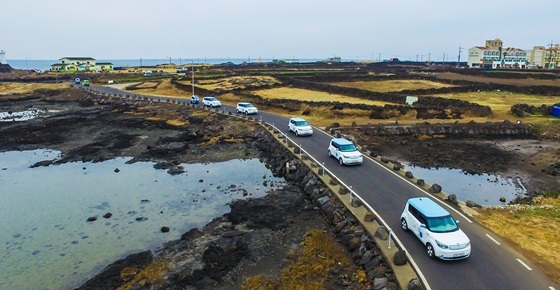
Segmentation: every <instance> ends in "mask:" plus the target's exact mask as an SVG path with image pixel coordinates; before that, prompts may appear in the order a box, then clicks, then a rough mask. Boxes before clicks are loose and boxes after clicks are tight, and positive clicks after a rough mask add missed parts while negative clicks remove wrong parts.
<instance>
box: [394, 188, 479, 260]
mask: <svg viewBox="0 0 560 290" xmlns="http://www.w3.org/2000/svg"><path fill="white" fill-rule="evenodd" d="M458 224H459V221H458V220H454V219H453V217H452V216H451V214H449V212H448V211H447V210H445V209H444V208H443V207H441V206H439V205H438V204H437V203H435V202H434V201H433V200H431V199H429V198H427V197H415V198H411V199H409V200H408V201H407V202H406V205H405V206H404V211H403V212H402V214H401V228H402V229H403V230H405V231H411V232H412V233H413V234H414V235H415V236H416V237H417V238H418V239H420V241H422V243H423V244H424V245H425V246H426V252H427V253H428V256H430V258H435V257H437V258H440V259H442V260H460V259H466V258H468V257H469V256H470V255H471V241H470V240H469V238H468V237H467V235H465V233H464V232H463V231H462V230H461V229H459V227H458Z"/></svg>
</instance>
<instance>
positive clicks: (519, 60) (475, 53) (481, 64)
mask: <svg viewBox="0 0 560 290" xmlns="http://www.w3.org/2000/svg"><path fill="white" fill-rule="evenodd" d="M467 64H468V66H469V67H470V68H489V69H496V68H527V64H528V61H527V52H526V51H524V50H522V49H520V48H514V47H507V48H504V47H503V42H502V40H501V39H499V38H496V39H493V40H486V45H485V46H475V47H472V48H470V49H469V59H468V62H467Z"/></svg>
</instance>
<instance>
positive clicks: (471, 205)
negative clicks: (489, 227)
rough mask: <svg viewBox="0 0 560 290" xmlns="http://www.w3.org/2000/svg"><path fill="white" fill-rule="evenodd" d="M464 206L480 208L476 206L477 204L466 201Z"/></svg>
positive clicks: (478, 205)
mask: <svg viewBox="0 0 560 290" xmlns="http://www.w3.org/2000/svg"><path fill="white" fill-rule="evenodd" d="M466 204H467V206H468V207H480V204H478V203H476V202H474V201H472V200H467V201H466Z"/></svg>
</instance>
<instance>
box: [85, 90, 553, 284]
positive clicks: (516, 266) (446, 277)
mask: <svg viewBox="0 0 560 290" xmlns="http://www.w3.org/2000/svg"><path fill="white" fill-rule="evenodd" d="M91 88H92V89H95V90H99V91H104V92H109V93H117V94H123V92H121V91H118V90H116V89H113V88H108V87H91ZM127 94H130V93H127ZM132 95H134V94H132ZM156 98H158V97H156ZM169 99H172V100H179V101H181V102H184V101H188V100H186V99H177V98H169ZM220 110H226V111H231V112H235V108H234V107H231V106H223V107H222V108H220ZM255 117H257V118H261V117H262V121H263V122H267V123H272V124H274V125H275V126H276V127H278V129H280V130H282V131H283V132H285V133H287V132H288V119H289V118H288V117H284V116H278V115H274V114H269V113H266V112H262V111H260V112H259V114H258V115H256V116H255ZM294 117H300V116H294ZM288 136H289V137H290V138H291V139H293V140H294V141H295V142H296V143H297V144H299V145H301V147H302V148H303V149H304V150H305V151H307V152H308V153H309V154H310V155H311V156H313V157H314V158H315V159H317V160H318V161H319V162H320V163H323V162H324V164H325V166H326V168H327V169H328V170H330V171H331V172H333V173H334V174H335V175H336V176H337V177H338V179H339V180H341V181H343V182H344V183H345V184H347V185H349V186H352V190H353V192H354V194H357V195H359V196H360V197H361V198H362V199H364V200H365V201H366V202H367V203H368V204H369V205H370V206H371V207H373V208H374V209H375V211H376V212H377V213H378V214H379V215H380V216H381V217H382V218H383V219H384V220H385V222H387V224H388V226H389V228H391V229H393V233H394V234H395V235H396V236H397V237H398V239H399V240H400V241H401V242H402V245H403V246H404V250H405V251H407V252H408V253H409V254H410V255H411V256H412V258H413V260H414V262H415V263H416V264H417V266H418V268H419V269H420V272H421V275H423V276H424V277H425V280H426V281H425V282H427V285H426V286H427V288H428V289H493V290H494V289H542V290H554V289H560V288H559V287H558V285H556V284H554V282H553V281H552V280H551V279H550V278H548V277H547V276H546V275H545V274H544V273H542V272H541V271H540V270H539V269H538V268H537V267H536V266H535V265H534V264H533V263H531V262H530V261H529V260H528V259H527V258H525V257H524V256H523V255H521V254H520V253H517V252H516V251H515V250H514V249H513V248H511V247H510V246H509V245H507V243H506V242H505V241H503V240H502V239H500V237H499V236H497V235H496V234H494V233H493V232H491V231H489V230H488V229H486V228H485V227H483V226H481V225H480V224H478V223H477V222H475V221H474V220H472V219H470V218H468V217H467V216H466V215H463V214H461V213H460V212H457V211H456V210H455V209H453V208H451V207H449V206H448V205H447V204H445V203H443V202H440V201H439V200H438V199H437V198H433V197H432V196H430V195H429V194H428V193H427V192H426V191H424V190H422V189H420V188H418V187H417V186H416V185H415V184H414V183H412V182H410V181H409V180H407V179H405V178H404V177H402V176H400V175H398V174H396V173H394V172H392V171H391V170H390V169H387V168H386V167H385V166H383V165H381V164H378V163H377V162H376V161H374V160H372V159H371V158H367V157H366V158H364V163H363V164H362V165H357V166H341V165H339V164H338V161H337V160H335V159H334V158H329V157H328V155H327V148H328V144H329V141H330V139H331V138H332V136H331V135H329V134H327V133H325V132H323V131H321V130H319V129H317V128H315V130H314V134H313V136H309V137H296V136H295V135H294V134H293V133H288ZM420 178H421V177H420ZM426 182H427V183H428V184H429V183H430V181H429V180H427V181H426ZM419 196H428V197H431V198H432V199H433V200H435V201H436V202H439V203H440V204H441V205H442V206H444V207H445V208H446V209H447V210H448V211H449V212H451V214H452V215H453V217H454V218H455V219H458V220H459V221H460V225H459V226H460V227H461V229H462V230H463V231H464V232H465V234H467V236H468V237H469V239H470V240H471V248H472V249H471V256H470V257H469V258H467V259H464V260H460V261H442V260H438V259H430V258H429V257H428V255H427V254H426V251H425V247H424V245H422V243H421V242H420V240H418V239H417V238H416V237H415V236H414V235H413V234H411V233H407V232H404V231H403V230H402V229H401V228H400V215H401V213H402V210H403V208H404V205H405V203H406V200H407V199H409V198H411V197H419Z"/></svg>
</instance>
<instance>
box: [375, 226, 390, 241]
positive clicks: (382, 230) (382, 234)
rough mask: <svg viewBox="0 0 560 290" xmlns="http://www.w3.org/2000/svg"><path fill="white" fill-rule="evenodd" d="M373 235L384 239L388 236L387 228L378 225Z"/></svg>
mask: <svg viewBox="0 0 560 290" xmlns="http://www.w3.org/2000/svg"><path fill="white" fill-rule="evenodd" d="M375 237H376V238H378V239H380V240H383V241H386V240H387V239H388V238H389V235H388V234H387V229H385V227H379V228H377V231H375Z"/></svg>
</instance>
